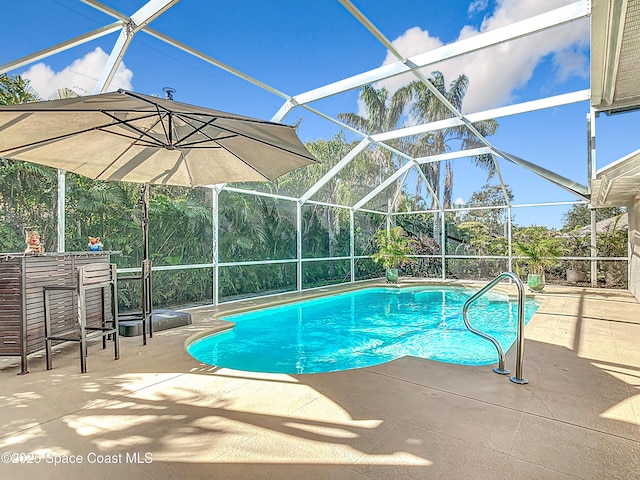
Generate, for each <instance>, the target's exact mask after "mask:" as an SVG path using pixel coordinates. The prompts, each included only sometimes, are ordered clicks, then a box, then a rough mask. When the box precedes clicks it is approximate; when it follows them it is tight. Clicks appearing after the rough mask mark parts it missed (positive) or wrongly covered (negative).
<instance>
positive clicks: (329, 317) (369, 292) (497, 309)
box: [187, 286, 539, 374]
mask: <svg viewBox="0 0 640 480" xmlns="http://www.w3.org/2000/svg"><path fill="white" fill-rule="evenodd" d="M474 293H475V290H470V289H465V288H463V287H451V286H438V287H435V286H427V287H405V288H367V289H362V290H356V291H353V292H347V293H341V294H337V295H331V296H327V297H322V298H317V299H312V300H305V301H301V302H296V303H291V304H287V305H281V306H277V307H271V308H265V309H261V310H256V311H252V312H248V313H242V314H238V315H233V316H227V317H224V318H223V319H224V320H227V321H230V322H235V326H234V327H233V328H232V329H230V330H227V331H224V332H221V333H216V334H213V335H210V336H207V337H204V338H201V339H199V340H196V341H195V342H193V343H191V344H190V345H189V346H188V347H187V351H188V352H189V354H190V355H191V356H192V357H194V358H195V359H197V360H199V361H201V362H203V363H206V364H208V365H214V366H219V367H227V368H233V369H236V370H246V371H253V372H272V373H290V374H294V373H318V372H331V371H337V370H349V369H353V368H361V367H367V366H372V365H377V364H380V363H384V362H388V361H390V360H394V359H396V358H400V357H403V356H405V355H413V356H417V357H422V358H428V359H431V360H436V361H441V362H447V363H457V364H464V365H489V364H492V363H496V362H497V361H498V355H497V353H496V349H495V347H494V346H493V345H492V344H491V343H490V342H488V341H487V340H485V339H482V338H480V337H478V336H477V335H474V334H472V333H471V332H469V331H468V330H467V329H466V328H465V326H464V321H463V319H462V307H463V305H464V302H465V301H466V300H467V299H468V298H469V297H471V295H473V294H474ZM538 306H539V305H538V303H536V302H535V301H533V300H527V302H526V306H525V317H526V318H525V322H528V321H529V319H530V318H531V316H532V315H533V314H534V313H535V311H536V310H537V309H538ZM517 311H518V308H517V301H516V300H514V299H510V298H508V297H507V296H506V295H501V294H497V293H492V292H490V293H488V294H487V295H485V296H483V297H481V298H480V299H479V300H478V301H477V302H475V303H474V304H473V305H472V306H471V308H470V309H469V321H470V323H471V325H472V326H474V327H475V328H477V329H479V330H481V331H483V332H486V333H488V334H490V335H492V336H493V337H495V338H496V339H497V340H498V342H499V343H500V345H501V346H502V348H503V349H504V351H505V352H506V351H507V350H508V349H509V348H510V347H511V345H512V344H513V342H514V340H515V337H516V324H517Z"/></svg>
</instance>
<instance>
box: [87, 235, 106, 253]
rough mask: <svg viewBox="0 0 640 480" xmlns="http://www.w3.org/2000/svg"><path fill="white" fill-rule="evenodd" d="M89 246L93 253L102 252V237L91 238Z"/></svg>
mask: <svg viewBox="0 0 640 480" xmlns="http://www.w3.org/2000/svg"><path fill="white" fill-rule="evenodd" d="M87 246H88V247H89V251H91V252H101V251H102V242H101V241H100V237H89V244H88V245H87Z"/></svg>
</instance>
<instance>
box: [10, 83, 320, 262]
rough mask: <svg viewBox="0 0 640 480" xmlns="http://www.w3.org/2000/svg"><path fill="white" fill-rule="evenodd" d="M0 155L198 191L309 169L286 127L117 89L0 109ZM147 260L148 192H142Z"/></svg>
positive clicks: (94, 175) (308, 160)
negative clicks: (221, 184)
mask: <svg viewBox="0 0 640 480" xmlns="http://www.w3.org/2000/svg"><path fill="white" fill-rule="evenodd" d="M0 156H2V157H7V158H12V159H15V160H23V161H26V162H31V163H37V164H40V165H47V166H50V167H55V168H59V169H62V170H66V171H68V172H73V173H78V174H80V175H84V176H86V177H89V178H92V179H95V180H112V181H124V182H135V183H142V184H144V185H146V184H159V185H181V186H188V187H197V186H202V185H213V184H216V183H227V182H240V181H242V182H250V181H268V180H274V179H275V178H277V177H279V176H280V175H282V174H284V173H286V172H288V171H290V170H293V169H296V168H298V167H301V166H304V165H308V164H311V163H315V162H316V160H315V158H314V157H313V156H312V155H311V154H310V153H309V151H308V150H307V149H306V148H305V147H304V145H303V144H302V142H301V141H300V139H299V138H298V136H297V135H296V132H295V130H294V128H293V127H290V126H288V125H283V124H279V123H274V122H268V121H264V120H259V119H256V118H250V117H244V116H241V115H236V114H232V113H226V112H221V111H218V110H212V109H209V108H204V107H199V106H194V105H188V104H185V103H180V102H176V101H173V100H172V99H170V98H165V99H161V98H157V97H152V96H148V95H143V94H139V93H133V92H128V91H124V90H119V91H117V92H112V93H103V94H99V95H90V96H85V97H77V98H68V99H62V100H52V101H46V102H34V103H25V104H19V105H7V106H0ZM142 199H143V202H142V203H143V236H144V248H145V251H144V258H145V260H146V259H148V235H147V231H146V225H147V222H148V216H147V210H148V203H147V202H148V189H146V188H145V189H144V190H143V194H142Z"/></svg>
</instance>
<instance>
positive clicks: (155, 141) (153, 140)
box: [98, 110, 170, 147]
mask: <svg viewBox="0 0 640 480" xmlns="http://www.w3.org/2000/svg"><path fill="white" fill-rule="evenodd" d="M102 113H104V114H105V115H106V116H108V117H109V118H112V119H114V120H116V121H117V123H116V124H110V125H105V126H102V127H98V128H99V129H100V130H102V129H103V128H105V127H110V126H113V125H118V124H123V125H126V126H127V127H129V128H130V129H131V130H133V131H135V132H138V133H139V134H140V136H139V137H138V138H137V139H136V140H138V141H139V140H142V138H147V139H150V140H147V141H149V144H151V145H154V146H160V145H161V146H165V147H166V146H167V143H163V142H161V141H159V140H158V139H156V138H154V137H153V136H152V135H149V134H148V133H147V132H145V131H144V130H141V129H140V128H138V127H136V126H134V125H131V124H130V123H129V122H130V120H129V121H127V120H120V119H119V118H118V117H116V116H115V115H112V114H111V113H109V112H106V111H104V110H103V111H102ZM157 114H158V120H157V121H156V122H155V123H154V124H153V125H151V126H150V127H149V130H151V129H152V128H153V127H155V126H156V125H158V123H160V124H162V128H163V129H164V123H163V122H162V116H161V114H160V112H158V113H157ZM155 115H156V114H155V113H152V114H149V115H145V116H142V117H138V118H136V120H143V119H146V118H153V117H154V116H155ZM102 131H103V132H107V133H113V134H114V135H121V136H123V137H127V138H131V139H135V137H133V136H128V135H124V134H121V133H117V132H110V131H108V130H102ZM165 136H166V130H165ZM169 145H170V144H169Z"/></svg>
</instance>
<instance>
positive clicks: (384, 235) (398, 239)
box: [372, 227, 413, 283]
mask: <svg viewBox="0 0 640 480" xmlns="http://www.w3.org/2000/svg"><path fill="white" fill-rule="evenodd" d="M373 240H374V242H375V243H376V245H377V247H378V251H377V252H376V253H374V255H373V257H372V258H373V261H374V262H376V263H381V264H382V266H383V267H384V268H385V269H386V277H387V282H390V283H396V282H397V281H398V265H400V263H402V262H407V261H410V260H411V258H410V255H411V254H413V241H412V240H411V239H410V238H409V237H407V236H406V235H405V233H404V230H403V229H402V227H393V228H391V229H389V230H378V231H377V232H376V233H375V234H374V236H373Z"/></svg>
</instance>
